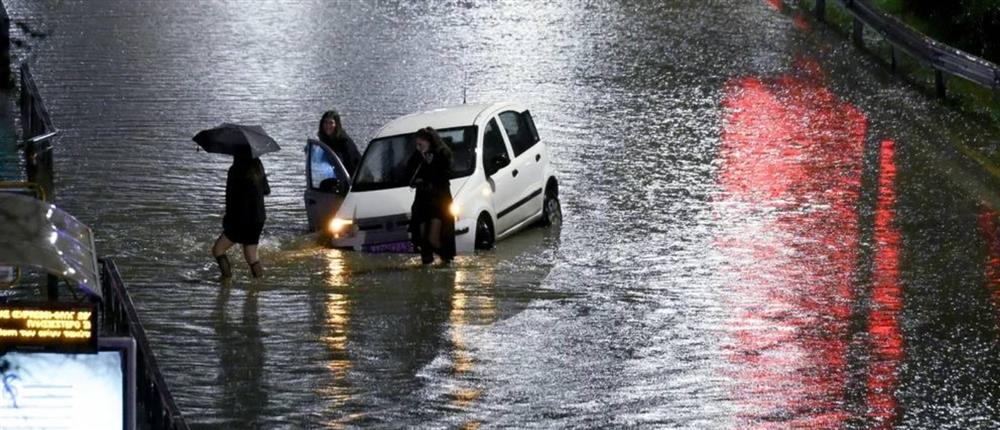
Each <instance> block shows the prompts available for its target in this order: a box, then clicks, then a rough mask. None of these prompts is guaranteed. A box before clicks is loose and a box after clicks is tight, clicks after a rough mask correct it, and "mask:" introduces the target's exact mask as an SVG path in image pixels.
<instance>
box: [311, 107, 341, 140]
mask: <svg viewBox="0 0 1000 430" xmlns="http://www.w3.org/2000/svg"><path fill="white" fill-rule="evenodd" d="M330 118H333V122H335V123H337V131H336V132H334V135H333V136H327V135H326V133H324V132H323V123H324V122H326V120H327V119H330ZM317 134H319V136H320V137H321V138H322V137H326V138H329V139H336V138H338V137H340V136H342V135H343V134H344V127H343V126H342V125H341V124H340V114H339V113H337V111H335V110H328V111H326V112H323V116H322V117H321V118H320V119H319V131H318V132H317Z"/></svg>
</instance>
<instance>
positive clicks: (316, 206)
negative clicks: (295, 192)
mask: <svg viewBox="0 0 1000 430" xmlns="http://www.w3.org/2000/svg"><path fill="white" fill-rule="evenodd" d="M350 184H351V178H350V176H349V175H348V174H347V169H345V168H344V164H343V163H342V162H341V161H340V157H337V154H336V153H334V152H333V151H332V150H331V149H330V147H329V146H326V145H325V144H323V143H322V142H320V141H318V140H315V139H309V140H308V141H306V191H305V195H304V199H305V204H306V217H307V218H308V219H309V231H317V230H322V229H323V227H324V226H326V224H327V223H328V222H329V221H330V219H331V218H333V215H334V214H336V213H337V209H338V208H340V204H341V203H343V201H344V197H345V196H346V195H347V191H348V189H349V188H350Z"/></svg>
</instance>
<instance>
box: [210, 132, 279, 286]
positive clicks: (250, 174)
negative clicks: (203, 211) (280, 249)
mask: <svg viewBox="0 0 1000 430" xmlns="http://www.w3.org/2000/svg"><path fill="white" fill-rule="evenodd" d="M270 193H271V187H270V185H268V183H267V175H266V174H265V173H264V165H263V164H262V163H261V162H260V159H257V158H253V157H251V156H250V151H249V150H247V152H246V153H242V154H239V155H236V156H234V157H233V165H232V166H230V167H229V173H228V174H227V175H226V214H225V215H224V216H223V217H222V234H221V235H219V238H218V239H216V241H215V245H214V246H212V255H213V256H215V260H216V261H217V262H218V263H219V271H220V272H222V278H223V279H226V278H230V277H232V276H233V269H232V264H230V262H229V257H227V256H226V251H227V250H229V248H231V247H232V246H233V244H234V243H239V244H242V245H243V257H244V258H245V259H246V261H247V264H248V265H250V272H251V273H252V274H253V277H254V278H259V277H261V276H264V268H263V266H261V264H260V260H259V259H258V257H257V243H259V242H260V233H261V231H262V230H263V229H264V221H265V220H266V219H267V214H266V211H265V210H264V196H266V195H268V194H270Z"/></svg>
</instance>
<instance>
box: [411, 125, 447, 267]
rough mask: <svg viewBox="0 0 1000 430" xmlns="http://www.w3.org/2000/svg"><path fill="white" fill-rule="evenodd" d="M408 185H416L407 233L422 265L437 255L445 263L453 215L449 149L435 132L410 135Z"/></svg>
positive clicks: (427, 128)
mask: <svg viewBox="0 0 1000 430" xmlns="http://www.w3.org/2000/svg"><path fill="white" fill-rule="evenodd" d="M414 141H415V143H416V146H417V151H416V152H414V154H413V156H412V157H410V161H409V164H408V165H409V168H410V170H409V171H410V172H412V173H411V174H410V178H411V179H410V186H411V187H414V188H416V193H414V197H413V206H412V208H411V210H410V213H411V215H410V235H411V237H412V238H413V243H414V245H415V246H416V247H417V248H418V249H419V250H420V256H421V260H422V261H423V263H424V264H431V263H433V262H434V254H438V255H439V256H440V257H441V260H443V261H444V262H445V263H448V262H450V261H451V260H452V258H454V257H455V216H454V215H452V214H451V202H452V196H451V161H452V154H451V149H449V148H448V146H447V145H445V144H444V142H442V141H441V137H440V136H439V135H438V133H437V131H435V130H434V129H433V128H430V127H426V128H422V129H420V130H418V131H417V133H416V136H414Z"/></svg>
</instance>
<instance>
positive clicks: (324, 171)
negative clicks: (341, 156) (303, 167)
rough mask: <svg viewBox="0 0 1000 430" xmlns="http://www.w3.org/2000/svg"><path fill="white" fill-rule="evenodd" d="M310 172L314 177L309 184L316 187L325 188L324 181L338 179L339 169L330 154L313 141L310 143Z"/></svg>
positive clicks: (311, 176)
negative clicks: (337, 169)
mask: <svg viewBox="0 0 1000 430" xmlns="http://www.w3.org/2000/svg"><path fill="white" fill-rule="evenodd" d="M309 174H310V178H311V179H312V183H311V184H309V185H310V186H311V187H312V188H314V189H321V188H324V187H323V185H324V184H323V181H327V180H331V179H332V180H336V179H337V171H336V170H335V169H334V167H333V160H331V159H330V156H329V154H327V152H326V150H324V149H323V147H321V146H319V145H315V144H312V143H310V144H309Z"/></svg>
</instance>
